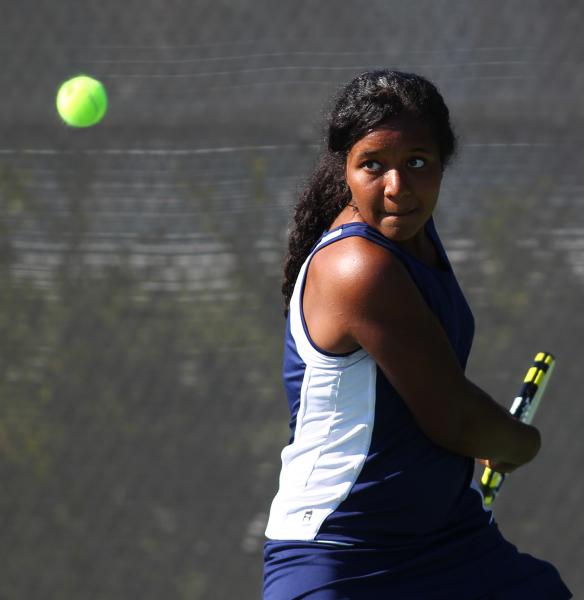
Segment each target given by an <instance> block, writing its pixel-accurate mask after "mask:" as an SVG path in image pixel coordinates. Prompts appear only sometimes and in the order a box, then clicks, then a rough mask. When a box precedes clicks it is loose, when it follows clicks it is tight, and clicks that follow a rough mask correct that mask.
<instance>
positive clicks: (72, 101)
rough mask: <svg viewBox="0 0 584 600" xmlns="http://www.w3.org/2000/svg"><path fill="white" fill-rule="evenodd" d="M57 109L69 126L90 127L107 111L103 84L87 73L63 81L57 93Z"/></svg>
mask: <svg viewBox="0 0 584 600" xmlns="http://www.w3.org/2000/svg"><path fill="white" fill-rule="evenodd" d="M57 111H58V112H59V115H60V116H61V118H62V119H63V121H65V123H67V125H71V127H90V126H91V125H95V124H96V123H99V122H100V121H101V120H102V119H103V116H104V115H105V113H106V111H107V94H106V92H105V88H104V87H103V84H102V83H101V82H99V81H97V79H93V78H92V77H88V76H87V75H79V76H77V77H73V79H69V80H68V81H65V83H63V84H62V85H61V87H60V88H59V91H58V93H57Z"/></svg>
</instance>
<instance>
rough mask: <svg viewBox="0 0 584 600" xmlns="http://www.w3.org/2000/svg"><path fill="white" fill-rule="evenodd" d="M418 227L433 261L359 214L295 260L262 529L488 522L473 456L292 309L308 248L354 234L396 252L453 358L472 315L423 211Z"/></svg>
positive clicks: (411, 531)
mask: <svg viewBox="0 0 584 600" xmlns="http://www.w3.org/2000/svg"><path fill="white" fill-rule="evenodd" d="M426 231H427V233H428V235H429V237H430V239H431V241H432V242H433V244H434V246H435V248H436V250H437V252H438V255H439V257H440V260H441V263H442V267H441V268H433V267H429V266H428V265H426V264H424V263H422V262H421V261H419V260H418V259H416V258H415V257H413V256H412V255H410V254H408V253H407V252H405V251H404V250H403V249H402V248H401V247H400V246H398V245H397V244H395V243H393V242H392V241H391V240H388V239H387V238H385V237H384V236H383V235H382V234H380V233H379V232H378V231H377V230H375V229H374V228H372V227H370V226H369V225H367V224H366V223H348V224H345V225H342V226H341V227H339V228H338V229H335V230H333V231H330V232H326V233H325V234H324V235H323V236H322V238H321V239H320V240H319V242H318V243H317V244H316V245H315V246H314V248H313V249H312V251H311V253H310V255H309V256H308V258H307V260H306V261H305V263H304V265H303V266H302V268H301V270H300V273H299V276H298V279H297V282H296V285H295V288H294V292H293V295H292V298H291V302H290V310H289V314H288V319H287V325H286V336H285V350H284V369H283V375H284V383H285V388H286V392H287V397H288V404H289V408H290V415H291V418H290V427H291V438H290V443H289V445H288V446H286V447H285V448H284V450H283V452H282V469H281V475H280V485H279V490H278V493H277V494H276V496H275V498H274V500H273V503H272V506H271V511H270V518H269V522H268V526H267V529H266V535H267V537H268V538H269V539H272V540H312V541H315V542H329V543H330V542H333V543H337V544H353V543H369V544H375V545H382V546H386V547H387V546H391V547H396V549H398V548H412V549H413V548H419V547H421V546H423V547H427V546H428V545H432V543H433V542H435V543H442V542H443V537H444V536H445V535H447V536H451V535H452V533H453V531H456V530H457V528H460V529H461V530H466V531H468V530H469V529H470V530H473V529H474V530H476V529H479V528H482V527H484V526H488V524H489V522H490V520H491V513H490V511H487V510H485V509H484V507H483V503H482V497H481V494H480V492H479V491H478V488H477V486H476V484H475V483H474V481H473V478H472V474H473V467H474V461H473V459H471V458H466V457H463V456H459V455H456V454H453V453H451V452H449V451H447V450H445V449H443V448H441V447H439V446H437V445H435V444H434V443H432V442H431V441H430V440H429V439H428V438H427V437H426V436H425V435H424V434H423V433H422V431H421V429H420V428H419V427H418V425H417V424H416V423H415V421H414V419H413V417H412V415H411V413H410V411H409V410H408V408H407V407H406V405H405V403H404V401H403V400H402V398H400V396H399V394H398V393H397V392H396V390H395V389H394V388H393V386H392V385H391V383H390V382H389V381H388V379H387V378H386V376H385V375H384V374H383V372H382V371H381V369H380V368H379V367H378V366H377V365H376V363H375V361H374V360H373V358H372V357H371V356H370V355H369V354H368V353H367V352H366V351H365V350H364V349H358V350H356V351H354V352H351V353H348V354H333V353H330V352H326V351H325V350H323V349H321V348H319V347H318V346H317V345H316V344H315V343H314V342H313V341H312V339H311V338H310V335H309V332H308V329H307V326H306V322H305V320H304V315H303V311H302V295H303V290H304V284H305V279H306V272H307V270H308V267H309V265H310V262H311V260H312V258H313V257H314V255H315V254H316V253H317V252H318V251H319V250H321V249H322V248H324V247H326V246H328V245H329V244H333V243H335V242H337V241H339V240H342V239H344V238H346V237H349V236H360V237H364V238H366V239H368V240H370V241H371V242H373V243H375V244H379V245H380V246H383V247H384V248H386V249H387V250H388V251H389V252H392V253H393V254H394V255H395V256H396V257H398V258H399V259H400V260H401V261H402V263H403V264H404V265H405V267H406V269H407V271H408V272H409V274H410V276H411V277H412V279H413V281H414V282H415V284H416V286H417V288H418V289H419V291H420V293H421V294H422V296H423V297H424V299H425V301H426V303H427V304H428V306H429V307H430V309H431V310H432V311H433V312H434V314H435V315H436V316H437V317H438V319H439V321H440V323H441V324H442V327H443V328H444V330H445V332H446V334H447V336H448V339H449V340H450V343H451V344H452V347H453V349H454V351H455V353H456V355H457V357H458V360H459V362H460V364H461V366H462V368H464V367H465V365H466V361H467V358H468V354H469V352H470V347H471V344H472V337H473V333H474V320H473V316H472V313H471V311H470V309H469V307H468V304H467V303H466V301H465V298H464V296H463V294H462V291H461V290H460V287H459V285H458V283H457V281H456V278H455V275H454V273H453V271H452V268H451V266H450V263H449V261H448V258H447V256H446V253H445V251H444V248H443V246H442V244H441V242H440V240H439V238H438V235H437V233H436V230H435V228H434V223H433V221H432V219H430V220H429V221H428V223H427V224H426ZM436 401H437V402H439V401H440V399H439V398H437V399H436ZM445 418H446V417H445Z"/></svg>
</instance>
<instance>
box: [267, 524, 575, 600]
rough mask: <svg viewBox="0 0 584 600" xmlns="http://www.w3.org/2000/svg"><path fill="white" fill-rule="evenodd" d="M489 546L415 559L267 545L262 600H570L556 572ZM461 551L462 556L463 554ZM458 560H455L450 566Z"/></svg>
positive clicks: (503, 544)
mask: <svg viewBox="0 0 584 600" xmlns="http://www.w3.org/2000/svg"><path fill="white" fill-rule="evenodd" d="M491 540H492V543H491V544H490V547H488V548H485V547H484V545H482V544H478V545H477V544H475V543H469V544H468V546H466V547H464V548H461V547H460V546H459V547H458V550H457V551H456V552H455V553H454V554H452V553H451V552H450V551H447V552H441V551H439V550H435V551H433V552H428V553H426V552H424V553H416V552H412V553H411V554H410V555H406V554H404V553H400V555H399V556H398V555H397V554H396V552H395V551H392V550H390V549H383V548H371V547H366V546H353V547H339V546H333V545H329V544H320V543H314V542H293V541H290V542H287V541H268V542H266V544H265V547H264V595H263V598H264V600H297V599H298V600H299V599H303V598H307V599H310V600H368V599H383V600H391V599H393V598H395V599H399V600H566V599H568V598H571V597H572V594H571V593H570V590H569V589H568V588H567V587H566V585H565V584H564V582H563V581H562V579H561V577H560V575H559V573H558V571H557V570H556V568H555V567H554V566H553V565H551V564H550V563H548V562H546V561H543V560H539V559H537V558H534V557H533V556H531V555H529V554H523V553H520V552H518V551H517V548H515V546H513V545H512V544H510V543H509V542H507V541H506V540H505V539H504V538H503V537H502V536H501V534H500V533H499V532H498V530H497V531H496V535H495V536H491ZM461 549H462V550H463V552H460V550H461ZM453 556H455V557H456V558H454V559H453Z"/></svg>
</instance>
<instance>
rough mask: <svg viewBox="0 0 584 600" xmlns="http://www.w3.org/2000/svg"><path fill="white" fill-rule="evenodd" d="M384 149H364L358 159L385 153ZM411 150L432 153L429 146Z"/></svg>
mask: <svg viewBox="0 0 584 600" xmlns="http://www.w3.org/2000/svg"><path fill="white" fill-rule="evenodd" d="M383 151H384V150H383V149H382V148H380V149H378V150H362V151H361V152H359V154H358V159H363V158H369V157H370V156H378V155H379V154H383ZM409 152H423V153H425V154H432V151H431V150H430V149H429V148H424V147H422V146H417V147H416V148H411V149H410V150H409Z"/></svg>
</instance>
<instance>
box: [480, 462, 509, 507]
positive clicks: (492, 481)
mask: <svg viewBox="0 0 584 600" xmlns="http://www.w3.org/2000/svg"><path fill="white" fill-rule="evenodd" d="M503 481H505V473H498V472H497V471H493V470H492V469H491V468H489V467H485V470H484V471H483V476H482V477H481V491H482V493H483V498H484V503H485V506H491V504H493V502H494V500H495V498H496V497H497V494H498V493H499V490H500V489H501V486H502V485H503Z"/></svg>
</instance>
